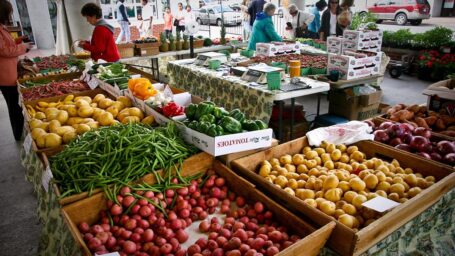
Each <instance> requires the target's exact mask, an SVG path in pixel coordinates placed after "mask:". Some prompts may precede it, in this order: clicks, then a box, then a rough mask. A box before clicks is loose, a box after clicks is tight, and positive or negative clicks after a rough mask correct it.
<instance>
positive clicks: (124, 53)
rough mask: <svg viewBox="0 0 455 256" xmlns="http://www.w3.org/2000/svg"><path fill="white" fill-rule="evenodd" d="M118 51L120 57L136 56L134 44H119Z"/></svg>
mask: <svg viewBox="0 0 455 256" xmlns="http://www.w3.org/2000/svg"><path fill="white" fill-rule="evenodd" d="M117 49H118V53H119V54H120V58H122V59H125V58H131V57H133V56H134V44H131V43H125V44H118V45H117Z"/></svg>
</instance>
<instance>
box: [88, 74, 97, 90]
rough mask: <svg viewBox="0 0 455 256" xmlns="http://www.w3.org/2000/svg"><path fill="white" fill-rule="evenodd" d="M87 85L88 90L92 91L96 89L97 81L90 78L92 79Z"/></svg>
mask: <svg viewBox="0 0 455 256" xmlns="http://www.w3.org/2000/svg"><path fill="white" fill-rule="evenodd" d="M87 84H88V86H89V87H90V89H92V90H94V89H95V88H96V87H98V80H97V79H96V78H95V77H92V79H90V81H88V82H87Z"/></svg>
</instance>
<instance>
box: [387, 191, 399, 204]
mask: <svg viewBox="0 0 455 256" xmlns="http://www.w3.org/2000/svg"><path fill="white" fill-rule="evenodd" d="M389 199H390V200H393V201H395V202H398V201H399V200H400V196H399V195H398V194H397V193H390V194H389Z"/></svg>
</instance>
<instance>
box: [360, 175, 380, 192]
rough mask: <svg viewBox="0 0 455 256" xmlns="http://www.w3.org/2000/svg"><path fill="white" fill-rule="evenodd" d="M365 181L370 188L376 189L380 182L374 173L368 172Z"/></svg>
mask: <svg viewBox="0 0 455 256" xmlns="http://www.w3.org/2000/svg"><path fill="white" fill-rule="evenodd" d="M363 181H364V182H365V184H366V187H367V188H369V189H375V188H376V186H377V185H378V182H379V180H378V177H376V175H374V174H368V175H367V176H365V178H363Z"/></svg>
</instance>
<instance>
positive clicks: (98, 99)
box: [92, 94, 106, 103]
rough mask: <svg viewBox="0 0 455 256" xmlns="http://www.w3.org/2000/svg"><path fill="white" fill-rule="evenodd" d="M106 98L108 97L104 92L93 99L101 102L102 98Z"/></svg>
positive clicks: (95, 101)
mask: <svg viewBox="0 0 455 256" xmlns="http://www.w3.org/2000/svg"><path fill="white" fill-rule="evenodd" d="M105 98H106V96H105V95H104V94H97V95H96V96H95V97H94V98H93V100H92V101H93V102H94V103H98V102H100V100H103V99H105Z"/></svg>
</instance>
